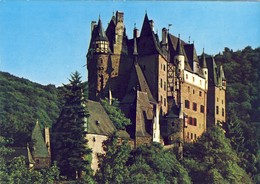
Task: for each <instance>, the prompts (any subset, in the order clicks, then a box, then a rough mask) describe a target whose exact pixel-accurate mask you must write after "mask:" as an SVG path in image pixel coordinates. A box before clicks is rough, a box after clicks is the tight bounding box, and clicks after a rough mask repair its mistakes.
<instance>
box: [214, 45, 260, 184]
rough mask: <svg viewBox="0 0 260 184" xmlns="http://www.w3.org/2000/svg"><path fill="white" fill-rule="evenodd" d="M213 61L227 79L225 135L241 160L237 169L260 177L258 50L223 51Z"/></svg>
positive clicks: (259, 75) (259, 50) (259, 66)
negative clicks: (222, 70)
mask: <svg viewBox="0 0 260 184" xmlns="http://www.w3.org/2000/svg"><path fill="white" fill-rule="evenodd" d="M216 61H217V62H218V63H220V64H223V67H224V70H225V76H226V79H227V96H226V99H227V124H226V127H225V128H226V136H227V137H228V138H229V139H230V140H231V145H232V147H233V148H234V149H235V150H236V152H237V154H238V156H239V157H240V158H241V162H240V166H241V167H242V168H244V169H245V170H246V171H247V173H249V174H250V175H253V177H254V175H260V170H259V167H258V166H257V163H258V162H260V160H258V159H259V158H258V157H257V156H256V155H257V152H259V145H260V106H259V104H260V82H259V81H260V48H256V49H252V48H251V47H249V46H248V47H246V48H244V49H243V50H242V51H236V52H233V51H232V50H230V49H228V48H225V51H224V52H223V54H219V55H217V56H216ZM256 178H257V177H256ZM257 182H259V183H260V180H258V181H256V183H257Z"/></svg>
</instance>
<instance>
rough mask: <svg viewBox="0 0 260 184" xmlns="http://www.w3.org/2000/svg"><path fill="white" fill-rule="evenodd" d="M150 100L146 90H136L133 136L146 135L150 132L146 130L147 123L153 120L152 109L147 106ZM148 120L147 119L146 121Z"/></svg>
mask: <svg viewBox="0 0 260 184" xmlns="http://www.w3.org/2000/svg"><path fill="white" fill-rule="evenodd" d="M149 107H150V102H149V99H148V95H147V93H146V92H142V91H137V100H136V125H135V126H136V128H135V136H137V137H147V136H150V134H149V133H148V132H147V128H148V127H147V125H148V124H149V120H150V123H152V120H153V109H151V108H149ZM147 120H148V121H147Z"/></svg>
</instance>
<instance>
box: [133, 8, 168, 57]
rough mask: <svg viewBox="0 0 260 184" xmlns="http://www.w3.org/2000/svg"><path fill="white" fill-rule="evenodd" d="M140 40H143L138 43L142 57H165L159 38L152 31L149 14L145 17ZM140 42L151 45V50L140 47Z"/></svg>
mask: <svg viewBox="0 0 260 184" xmlns="http://www.w3.org/2000/svg"><path fill="white" fill-rule="evenodd" d="M140 40H142V41H139V42H138V53H139V54H140V55H150V54H160V55H161V56H162V57H165V56H164V54H163V51H162V49H161V45H160V41H159V37H158V35H157V34H155V33H154V31H153V30H152V28H151V25H150V20H149V19H148V15H147V13H146V14H145V17H144V21H143V26H142V29H141V34H140ZM140 42H148V43H151V45H149V48H146V47H143V46H140V45H139V44H140Z"/></svg>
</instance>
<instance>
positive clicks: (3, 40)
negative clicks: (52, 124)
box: [0, 0, 260, 86]
mask: <svg viewBox="0 0 260 184" xmlns="http://www.w3.org/2000/svg"><path fill="white" fill-rule="evenodd" d="M117 10H119V11H123V12H124V13H125V25H126V31H127V35H128V37H129V38H132V30H133V27H134V23H136V26H137V28H139V30H141V27H142V22H143V19H144V15H145V11H147V13H148V17H149V19H153V20H154V23H155V30H158V33H159V35H161V34H160V33H161V30H162V28H163V27H167V25H168V24H172V26H171V27H170V32H171V33H172V34H174V35H178V34H180V35H181V38H182V39H183V40H185V41H187V42H188V40H189V36H190V37H191V39H190V40H191V42H192V41H194V42H195V46H196V50H197V53H198V54H201V53H202V49H203V48H205V52H206V53H208V54H211V55H213V54H217V53H219V52H222V51H223V49H224V47H229V48H230V49H233V50H234V51H235V50H238V49H240V50H241V49H243V48H244V47H246V46H248V45H250V46H252V47H253V48H256V47H259V46H260V18H259V17H260V3H258V2H221V1H214V2H199V1H196V2H188V1H184V2H180V1H175V2H172V1H160V2H155V1H124V2H122V1H121V2H118V1H109V2H108V1H106V2H104V1H47V2H44V1H37V2H32V1H22V2H21V1H14V2H9V1H7V2H6V1H4V0H2V1H1V0H0V71H4V72H9V73H11V74H13V75H16V76H19V77H23V78H27V79H29V80H31V81H34V82H38V83H41V84H55V85H57V86H60V85H62V83H67V82H68V78H69V77H70V74H71V73H72V72H74V71H76V70H77V71H79V72H80V73H81V75H82V79H83V80H84V81H85V80H87V70H86V68H85V67H83V66H84V65H85V63H86V57H85V56H86V53H87V48H88V45H89V40H90V23H91V21H92V20H95V21H97V20H98V17H99V15H100V17H101V20H102V22H103V26H104V27H106V25H107V23H108V22H109V21H110V19H111V16H112V13H113V12H116V11H117Z"/></svg>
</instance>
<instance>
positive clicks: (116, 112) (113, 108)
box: [101, 99, 131, 130]
mask: <svg viewBox="0 0 260 184" xmlns="http://www.w3.org/2000/svg"><path fill="white" fill-rule="evenodd" d="M101 104H102V106H103V107H104V109H105V111H106V112H107V114H108V116H109V118H110V119H111V121H112V122H113V124H114V125H115V127H116V128H117V129H118V130H123V129H125V127H126V126H128V125H131V121H130V119H128V118H126V117H125V115H124V114H123V113H122V111H121V109H120V108H119V105H118V104H119V102H118V101H117V100H116V99H113V100H112V104H111V105H110V104H109V102H108V100H107V99H104V100H101Z"/></svg>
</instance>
